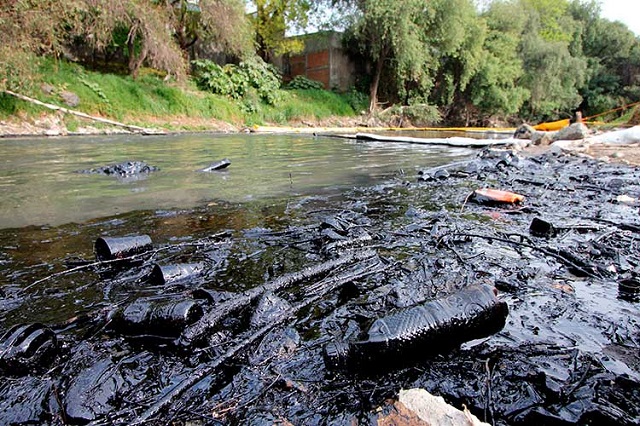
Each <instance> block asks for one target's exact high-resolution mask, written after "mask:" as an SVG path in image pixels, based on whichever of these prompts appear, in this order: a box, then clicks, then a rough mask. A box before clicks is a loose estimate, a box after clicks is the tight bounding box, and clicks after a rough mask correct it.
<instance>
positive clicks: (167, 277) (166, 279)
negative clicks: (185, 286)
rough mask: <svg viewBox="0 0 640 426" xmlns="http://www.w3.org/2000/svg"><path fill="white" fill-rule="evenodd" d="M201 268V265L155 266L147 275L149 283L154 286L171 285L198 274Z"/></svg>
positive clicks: (175, 264)
mask: <svg viewBox="0 0 640 426" xmlns="http://www.w3.org/2000/svg"><path fill="white" fill-rule="evenodd" d="M203 268H204V265H203V264H202V263H174V264H171V265H158V264H155V265H154V266H153V269H152V270H151V274H149V281H150V282H151V283H153V284H156V285H164V284H172V283H175V282H177V281H184V280H187V279H189V278H192V277H194V276H196V275H198V274H200V273H201V272H202V269H203Z"/></svg>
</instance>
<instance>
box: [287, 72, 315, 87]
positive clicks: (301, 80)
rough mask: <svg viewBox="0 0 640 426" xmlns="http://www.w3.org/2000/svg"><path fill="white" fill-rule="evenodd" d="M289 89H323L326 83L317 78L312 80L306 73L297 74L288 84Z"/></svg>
mask: <svg viewBox="0 0 640 426" xmlns="http://www.w3.org/2000/svg"><path fill="white" fill-rule="evenodd" d="M287 89H297V90H309V89H312V90H322V89H324V84H322V83H320V82H319V81H316V80H311V79H310V78H307V77H305V76H304V75H296V76H295V77H293V79H292V80H291V81H290V82H289V84H287Z"/></svg>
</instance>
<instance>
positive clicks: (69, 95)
mask: <svg viewBox="0 0 640 426" xmlns="http://www.w3.org/2000/svg"><path fill="white" fill-rule="evenodd" d="M60 97H61V98H62V100H63V101H64V103H65V104H67V105H68V106H70V107H71V108H75V107H77V106H78V105H80V97H79V96H78V95H76V94H75V93H73V92H69V91H68V90H65V91H64V92H61V93H60Z"/></svg>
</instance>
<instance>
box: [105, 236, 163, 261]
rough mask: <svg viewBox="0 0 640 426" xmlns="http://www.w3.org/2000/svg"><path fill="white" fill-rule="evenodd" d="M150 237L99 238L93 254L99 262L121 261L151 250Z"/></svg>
mask: <svg viewBox="0 0 640 426" xmlns="http://www.w3.org/2000/svg"><path fill="white" fill-rule="evenodd" d="M151 244H152V243H151V237H150V236H148V235H137V236H134V237H100V238H98V239H97V240H96V243H95V246H94V252H95V255H96V259H97V260H99V261H101V262H102V261H105V260H114V259H123V258H125V257H129V256H133V255H135V254H140V253H144V252H145V251H148V250H150V249H151Z"/></svg>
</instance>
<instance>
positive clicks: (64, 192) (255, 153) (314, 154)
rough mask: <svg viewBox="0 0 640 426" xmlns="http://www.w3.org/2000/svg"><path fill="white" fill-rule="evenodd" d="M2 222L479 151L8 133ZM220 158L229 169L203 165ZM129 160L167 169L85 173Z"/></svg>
mask: <svg viewBox="0 0 640 426" xmlns="http://www.w3.org/2000/svg"><path fill="white" fill-rule="evenodd" d="M0 144H1V145H2V157H1V160H0V229H1V228H13V227H22V226H27V225H43V224H49V225H59V224H64V223H69V222H83V221H86V220H89V219H93V218H99V217H107V216H113V215H116V214H121V213H125V212H130V211H134V210H143V209H173V208H193V207H196V206H199V205H203V204H206V203H208V202H211V201H224V202H230V203H240V202H243V201H249V200H256V199H262V198H270V197H294V196H298V195H308V194H311V193H327V192H328V193H331V192H335V191H339V190H341V189H344V188H350V187H354V186H360V185H368V184H372V183H376V182H378V181H380V180H381V179H383V178H387V177H389V176H392V175H394V174H398V173H399V172H401V171H403V172H404V173H406V174H413V173H415V171H416V170H417V169H418V168H421V167H427V166H433V165H438V164H443V163H447V162H451V161H456V160H457V159H460V158H461V157H466V156H469V155H470V154H471V153H472V151H470V150H467V149H460V148H450V147H436V146H417V145H406V144H385V143H361V142H354V141H349V140H344V139H337V138H325V137H312V136H300V135H295V136H293V135H213V134H190V135H172V136H145V137H143V136H132V135H127V136H98V137H96V136H92V137H69V138H60V139H50V138H36V139H5V140H0ZM222 158H229V159H230V160H231V163H232V164H231V166H230V167H229V168H228V169H226V170H225V171H220V172H212V173H203V172H198V169H201V168H204V167H206V166H208V165H209V164H211V163H213V162H215V161H218V160H220V159H222ZM127 160H139V161H146V162H147V163H148V164H150V165H152V166H156V167H158V168H159V169H160V170H159V171H157V172H154V173H151V174H149V175H147V176H143V177H142V178H138V179H125V180H122V179H120V180H119V179H116V178H114V177H112V176H104V175H95V174H81V173H77V171H78V170H83V169H92V168H96V167H101V166H105V165H108V164H115V163H120V162H123V161H127Z"/></svg>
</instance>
